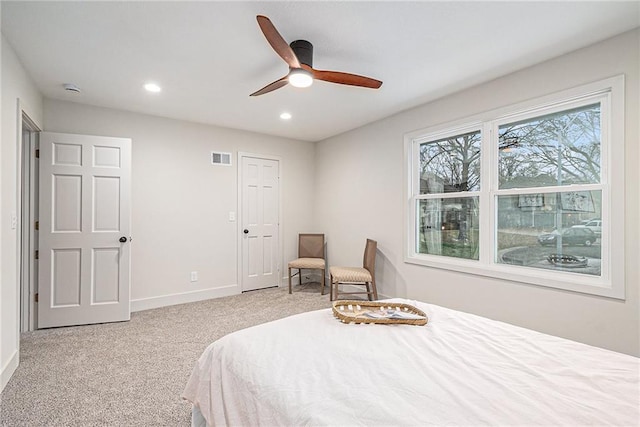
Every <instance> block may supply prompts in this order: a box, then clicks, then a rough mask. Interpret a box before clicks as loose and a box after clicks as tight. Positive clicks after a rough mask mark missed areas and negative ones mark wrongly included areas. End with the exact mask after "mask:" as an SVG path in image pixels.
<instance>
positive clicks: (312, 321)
mask: <svg viewBox="0 0 640 427" xmlns="http://www.w3.org/2000/svg"><path fill="white" fill-rule="evenodd" d="M394 301H398V302H406V303H409V304H413V305H415V306H417V307H419V308H421V309H422V310H423V311H424V312H425V313H427V315H428V316H429V323H428V324H427V325H426V326H410V325H355V324H343V323H340V322H339V321H338V320H336V319H335V318H334V317H333V316H332V313H331V310H320V311H314V312H309V313H304V314H300V315H296V316H292V317H289V318H286V319H282V320H278V321H275V322H270V323H266V324H263V325H259V326H256V327H253V328H249V329H245V330H241V331H238V332H235V333H233V334H230V335H227V336H225V337H224V338H222V339H220V340H218V341H216V342H214V343H213V344H211V345H210V346H209V347H208V348H207V349H206V350H205V352H204V353H203V354H202V356H201V357H200V359H199V360H198V363H197V365H196V367H195V368H194V370H193V373H192V375H191V378H190V380H189V382H188V384H187V386H186V388H185V391H184V395H183V397H184V398H185V399H187V400H189V401H191V402H192V403H193V404H194V405H195V406H196V407H198V408H199V409H200V411H201V412H202V414H203V415H204V418H205V419H206V421H207V423H208V425H210V426H218V425H244V426H258V425H262V426H275V425H296V426H302V425H343V426H346V425H362V426H373V425H421V426H423V425H437V426H444V425H467V426H468V425H474V426H475V425H510V426H512V425H570V426H575V425H621V426H638V425H640V409H639V407H640V381H639V370H640V359H638V358H635V357H632V356H627V355H623V354H619V353H615V352H611V351H608V350H603V349H599V348H596V347H591V346H588V345H585V344H580V343H576V342H573V341H568V340H565V339H562V338H557V337H553V336H549V335H544V334H541V333H537V332H534V331H531V330H528V329H523V328H518V327H515V326H511V325H508V324H505V323H501V322H496V321H492V320H489V319H486V318H483V317H478V316H474V315H470V314H466V313H461V312H457V311H453V310H449V309H445V308H442V307H438V306H434V305H428V304H424V303H420V302H416V301H407V300H394Z"/></svg>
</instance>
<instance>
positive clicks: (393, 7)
mask: <svg viewBox="0 0 640 427" xmlns="http://www.w3.org/2000/svg"><path fill="white" fill-rule="evenodd" d="M1 7H2V33H3V34H4V35H5V37H6V38H7V40H8V41H9V43H10V44H11V45H12V46H13V47H14V49H15V50H16V51H17V53H18V56H19V58H20V59H21V61H22V63H23V65H24V66H25V68H26V69H27V70H28V72H29V73H30V75H31V76H32V78H33V79H34V81H35V82H36V84H37V86H38V88H39V89H40V90H41V91H42V93H43V94H44V95H45V96H46V97H49V98H55V99H63V100H69V101H75V102H79V103H85V104H91V105H98V106H104V107H111V108H117V109H124V110H130V111H136V112H141V113H147V114H152V115H158V116H163V117H171V118H176V119H181V120H188V121H193V122H200V123H209V124H214V125H219V126H225V127H230V128H236V129H244V130H249V131H255V132H260V133H265V134H271V135H278V136H284V137H289V138H294V139H299V140H307V141H317V140H322V139H325V138H327V137H330V136H333V135H336V134H339V133H342V132H345V131H347V130H350V129H353V128H356V127H359V126H362V125H364V124H366V123H369V122H372V121H375V120H378V119H380V118H383V117H387V116H390V115H392V114H394V113H397V112H399V111H402V110H406V109H408V108H411V107H414V106H416V105H420V104H422V103H425V102H427V101H430V100H433V99H436V98H439V97H441V96H444V95H447V94H449V93H453V92H455V91H458V90H461V89H464V88H466V87H470V86H473V85H476V84H478V83H481V82H484V81H488V80H491V79H494V78H496V77H499V76H501V75H504V74H507V73H510V72H512V71H515V70H518V69H521V68H524V67H527V66H529V65H532V64H535V63H538V62H541V61H544V60H546V59H550V58H553V57H556V56H559V55H562V54H563V53H566V52H569V51H572V50H575V49H577V48H580V47H583V46H587V45H589V44H593V43H594V42H597V41H599V40H603V39H605V38H608V37H611V36H613V35H616V34H619V33H622V32H624V31H627V30H630V29H632V28H635V27H637V26H639V25H640V2H638V1H631V2H611V1H605V2H557V1H556V2H517V3H516V2H424V1H423V2H361V1H358V2H303V1H296V2H292V1H290V2H266V1H261V2H237V1H234V2H151V1H143V2H10V1H2V6H1ZM258 14H263V15H266V16H268V17H269V18H271V20H272V22H273V23H274V24H275V26H276V28H277V29H278V30H279V32H280V34H282V36H283V37H284V38H285V40H287V41H288V42H291V41H293V40H296V39H306V40H309V41H311V42H312V43H313V44H314V67H316V68H319V69H325V70H335V71H344V72H350V73H356V74H362V75H366V76H370V77H373V78H376V79H379V80H382V81H383V82H384V84H383V85H382V88H380V89H379V90H372V89H363V88H357V87H350V86H342V85H336V84H331V83H326V82H316V83H314V85H313V86H312V87H311V88H308V89H296V88H293V87H291V86H287V87H285V88H283V89H280V90H277V91H275V92H272V93H269V94H266V95H263V96H259V97H251V98H250V97H249V94H250V93H252V92H254V91H256V90H257V89H259V88H261V87H263V86H265V85H266V84H267V83H270V82H272V81H274V80H276V79H278V78H280V77H282V76H283V75H285V74H286V73H287V71H288V69H287V66H286V64H285V63H284V62H283V61H282V59H280V57H278V56H277V55H276V53H275V52H274V51H273V50H272V48H271V47H270V46H269V44H268V43H267V42H266V40H265V38H264V36H263V35H262V33H261V31H260V29H259V27H258V25H257V23H256V19H255V17H256V15H258ZM150 80H152V81H155V82H157V83H159V84H160V85H161V86H162V88H163V91H162V92H161V93H160V94H155V95H154V94H150V93H147V92H145V91H144V90H143V88H142V85H143V83H145V82H147V81H150ZM63 83H74V84H76V85H77V86H79V87H80V88H81V89H82V93H80V94H73V93H70V92H66V91H64V89H63V88H62V84H63ZM283 111H289V112H291V114H292V115H293V119H291V120H290V121H288V122H285V121H282V120H281V119H279V117H278V116H279V115H280V113H281V112H283Z"/></svg>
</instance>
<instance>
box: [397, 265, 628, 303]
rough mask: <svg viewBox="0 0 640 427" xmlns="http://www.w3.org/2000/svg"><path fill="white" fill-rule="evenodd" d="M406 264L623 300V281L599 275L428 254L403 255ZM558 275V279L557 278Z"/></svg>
mask: <svg viewBox="0 0 640 427" xmlns="http://www.w3.org/2000/svg"><path fill="white" fill-rule="evenodd" d="M404 262H405V263H407V264H415V265H421V266H425V267H432V268H439V269H444V270H450V271H455V272H458V273H464V274H471V275H474V276H483V277H490V278H495V279H500V280H507V281H511V282H517V283H522V284H526V285H535V286H542V287H545V288H553V289H562V290H565V291H571V292H578V293H582V294H589V295H597V296H602V297H607V298H614V299H620V300H624V299H625V295H624V280H622V282H621V283H622V286H617V287H616V286H613V284H612V283H610V282H609V283H608V282H607V281H606V280H604V279H603V278H602V277H599V276H591V277H590V276H586V275H584V274H580V273H571V272H569V271H555V270H553V271H550V270H549V271H547V270H542V269H539V268H531V267H522V266H517V267H514V266H510V265H504V264H485V263H481V262H480V261H472V260H465V259H455V258H446V259H442V258H441V257H439V256H432V255H417V254H415V255H413V256H406V257H405V259H404ZM560 277H561V278H560Z"/></svg>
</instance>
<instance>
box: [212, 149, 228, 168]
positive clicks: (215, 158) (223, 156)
mask: <svg viewBox="0 0 640 427" xmlns="http://www.w3.org/2000/svg"><path fill="white" fill-rule="evenodd" d="M211 164H212V165H221V166H231V153H222V152H220V151H212V152H211Z"/></svg>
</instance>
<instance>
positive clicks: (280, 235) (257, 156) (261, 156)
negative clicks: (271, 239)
mask: <svg viewBox="0 0 640 427" xmlns="http://www.w3.org/2000/svg"><path fill="white" fill-rule="evenodd" d="M245 157H250V158H254V159H262V160H275V161H277V162H278V243H279V245H280V251H279V252H280V253H279V259H278V261H277V262H278V266H277V268H278V272H277V274H278V287H281V286H282V272H283V271H284V268H283V261H284V238H283V236H284V233H283V230H284V224H283V221H282V157H280V156H273V155H270V154H257V153H249V152H245V151H238V159H237V162H238V214H237V215H236V218H237V221H236V235H237V239H238V245H237V246H238V263H237V280H236V281H237V282H238V287H239V289H240V293H242V292H244V283H243V280H244V277H243V274H242V271H243V269H242V268H243V257H242V253H243V251H242V245H243V243H244V239H243V234H242V232H241V230H242V229H243V224H242V160H243V159H244V158H245Z"/></svg>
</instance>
